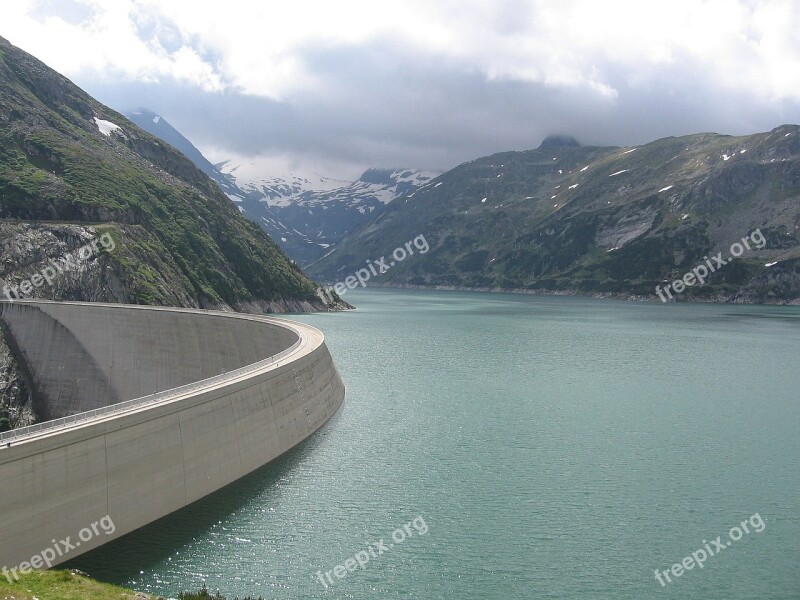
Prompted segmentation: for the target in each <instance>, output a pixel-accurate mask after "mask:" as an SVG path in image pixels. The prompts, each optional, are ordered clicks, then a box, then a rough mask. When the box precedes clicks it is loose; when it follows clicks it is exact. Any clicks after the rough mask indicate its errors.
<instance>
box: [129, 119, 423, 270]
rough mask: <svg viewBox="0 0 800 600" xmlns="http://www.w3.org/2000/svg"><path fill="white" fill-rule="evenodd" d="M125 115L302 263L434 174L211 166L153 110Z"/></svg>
mask: <svg viewBox="0 0 800 600" xmlns="http://www.w3.org/2000/svg"><path fill="white" fill-rule="evenodd" d="M126 116H127V117H128V118H129V119H130V120H131V121H133V122H134V123H136V124H137V125H138V126H139V127H141V128H142V129H144V130H145V131H147V132H149V133H151V134H153V135H155V136H156V137H159V138H161V139H162V140H163V141H165V142H167V143H168V144H170V145H172V146H173V147H175V148H177V149H178V150H180V151H181V152H182V153H183V154H184V155H185V156H186V157H187V158H188V159H189V160H191V161H192V162H193V163H194V164H195V166H197V167H198V168H199V169H200V170H201V171H203V172H204V173H205V174H206V175H208V176H209V177H210V178H211V179H213V180H214V181H215V182H216V183H217V185H219V187H220V188H221V189H222V191H223V192H225V194H226V195H227V196H228V198H230V199H231V201H232V202H234V203H235V204H236V206H237V207H238V208H239V210H240V211H241V212H242V213H243V214H244V215H245V216H246V217H248V218H249V219H251V220H252V221H255V222H256V223H258V224H259V225H260V226H261V228H262V229H264V231H266V232H267V233H268V234H269V235H270V236H271V237H272V238H273V239H274V240H275V241H276V242H277V243H278V245H280V246H281V248H282V249H283V250H284V252H286V254H288V255H289V257H290V258H292V259H294V260H295V261H296V262H298V263H299V264H301V265H307V264H309V263H311V262H313V261H315V260H317V259H318V258H320V257H321V256H323V255H324V254H326V253H327V252H329V251H330V250H329V249H330V248H331V247H332V246H334V245H335V244H336V243H338V242H339V240H341V239H342V238H343V237H344V236H346V235H347V234H349V233H350V232H352V231H353V230H355V229H356V228H357V227H359V226H360V225H361V224H363V223H365V222H366V221H368V220H370V219H372V218H374V217H376V216H377V215H378V213H379V212H380V211H382V210H383V208H384V207H385V206H386V204H387V203H389V202H391V201H392V200H393V199H394V198H396V197H397V196H399V195H402V194H409V193H413V192H414V190H416V189H418V188H419V187H421V186H423V185H425V184H426V183H428V182H429V181H430V180H431V179H432V178H433V177H435V174H433V173H427V172H424V171H415V170H411V169H368V170H367V171H365V172H364V174H363V175H361V177H359V178H358V180H357V181H353V182H350V181H342V180H339V179H333V178H330V177H325V176H323V175H319V174H317V173H312V172H309V173H293V174H290V175H287V176H284V177H273V176H270V177H265V176H264V173H263V169H264V166H263V164H260V163H259V162H257V161H249V162H240V163H234V162H231V161H228V162H222V163H219V164H216V165H214V164H211V162H209V161H208V160H207V159H206V157H205V156H203V154H202V153H201V152H200V151H199V150H198V149H197V148H196V147H195V146H194V145H193V144H192V143H191V142H190V141H189V140H188V139H186V137H184V136H183V135H182V134H181V133H180V132H179V131H178V130H176V129H175V128H174V127H173V126H172V125H170V124H169V122H168V121H167V120H166V119H164V118H163V117H162V116H161V115H158V114H156V113H154V112H153V111H150V110H147V109H139V110H137V111H134V112H130V113H128V114H127V115H126Z"/></svg>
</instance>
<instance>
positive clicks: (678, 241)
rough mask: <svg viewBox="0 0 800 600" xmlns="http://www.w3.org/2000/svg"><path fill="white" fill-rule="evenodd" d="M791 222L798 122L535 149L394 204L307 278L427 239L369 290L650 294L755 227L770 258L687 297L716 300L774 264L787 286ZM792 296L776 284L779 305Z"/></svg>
mask: <svg viewBox="0 0 800 600" xmlns="http://www.w3.org/2000/svg"><path fill="white" fill-rule="evenodd" d="M725 157H728V158H727V160H726V158H725ZM668 186H671V187H669V189H665V188H667V187H668ZM484 199H485V200H484ZM798 226H800V128H798V127H797V126H783V127H780V128H777V129H776V130H774V131H772V132H768V133H762V134H756V135H752V136H743V137H731V136H724V135H716V134H698V135H692V136H686V137H683V138H665V139H663V140H658V141H655V142H653V143H650V144H646V145H643V146H640V147H638V148H636V149H635V150H633V149H622V148H591V147H563V148H542V149H538V150H531V151H527V152H507V153H501V154H496V155H493V156H489V157H484V158H480V159H477V160H474V161H470V162H468V163H465V164H463V165H460V166H458V167H456V168H455V169H453V170H451V171H449V172H447V173H444V174H443V175H441V176H440V177H438V178H437V179H435V180H433V181H432V182H431V183H429V184H428V185H427V186H425V187H424V188H423V189H421V190H419V191H417V192H416V193H414V194H413V195H411V194H408V195H405V196H400V197H399V198H397V199H396V200H394V201H392V202H391V203H390V204H389V206H388V207H387V210H386V211H385V212H384V213H382V214H381V215H380V216H378V217H377V218H376V219H375V220H373V221H372V222H370V223H369V224H368V225H367V226H366V227H364V228H362V229H361V230H360V231H358V232H356V233H354V234H352V235H351V236H349V237H348V238H345V239H344V240H343V241H342V242H340V243H339V244H338V245H337V248H336V249H335V250H334V252H333V253H331V254H330V255H329V256H327V257H326V258H324V259H322V260H320V261H318V262H317V263H315V264H313V265H310V266H309V267H308V271H309V273H311V274H312V275H315V276H317V277H319V278H321V279H324V280H327V281H336V280H339V279H341V278H342V277H343V276H345V275H347V274H350V273H352V272H353V271H354V270H355V269H357V268H360V267H361V266H363V263H364V261H365V260H366V259H373V260H374V259H376V258H379V257H381V256H387V257H388V255H389V254H390V253H391V251H392V250H393V249H394V248H396V247H399V246H402V245H403V244H404V243H405V242H406V241H407V240H410V239H413V238H414V237H415V236H417V235H420V234H424V235H425V237H426V239H427V241H428V242H429V243H430V246H431V250H430V251H429V252H428V253H427V254H426V255H424V256H416V257H414V258H413V259H409V260H406V261H404V262H402V263H398V264H397V265H396V266H395V267H394V268H392V269H391V270H390V271H389V272H387V273H386V274H385V275H384V276H383V277H377V278H375V280H376V281H384V282H391V283H395V284H412V285H444V286H464V287H482V288H493V287H500V288H524V289H533V290H536V289H547V290H574V291H579V292H586V293H593V292H607V293H620V294H642V295H652V294H653V293H654V291H653V290H654V287H655V285H657V284H659V283H661V282H662V280H664V279H669V280H670V281H672V280H673V279H675V278H677V277H681V276H682V275H683V274H684V273H685V272H686V271H688V270H690V269H691V268H692V267H694V266H695V265H697V264H700V263H702V262H703V257H704V256H705V255H707V254H713V253H715V252H717V251H719V250H726V249H727V248H728V247H729V246H730V244H731V243H732V242H735V241H738V240H739V239H741V237H743V236H744V235H746V234H748V233H750V232H751V231H753V230H755V229H756V228H761V230H762V232H763V233H764V235H765V236H766V238H767V240H768V245H767V248H766V249H764V250H763V251H759V252H750V253H747V254H745V255H744V256H742V258H741V259H739V260H737V262H736V265H735V266H728V267H726V268H725V270H724V271H721V272H719V273H718V274H715V275H714V277H713V278H712V280H711V281H710V282H709V284H708V285H706V286H704V287H702V288H693V289H692V290H690V291H689V292H687V293H686V294H685V295H684V296H685V297H689V296H696V297H701V296H705V297H718V296H719V295H728V294H733V293H736V292H737V291H738V290H741V289H742V288H743V287H745V286H747V285H748V282H751V281H752V280H753V278H754V277H758V276H760V275H761V274H763V273H764V272H765V268H764V264H765V263H767V262H772V261H782V265H788V267H786V269H785V270H787V274H786V277H787V279H792V278H793V277H794V281H795V283H796V282H797V278H796V277H795V276H793V275H792V274H791V273H790V272H789V271H790V270H791V265H793V264H796V263H797V262H798V259H800V229H799V228H798ZM781 268H783V267H782V266H781V265H779V266H778V267H776V268H774V269H772V270H771V271H770V274H772V273H776V272H778V271H780V270H781ZM770 285H771V283H770V282H769V281H768V280H765V282H763V285H761V288H762V289H761V291H762V292H763V293H764V294H768V293H770V292H771V289H770ZM794 287H796V286H794ZM797 294H798V292H797V290H796V289H794V288H793V287H792V286H786V289H785V290H783V291H781V290H778V292H776V297H778V298H780V297H785V298H788V299H791V298H794V297H796V296H797Z"/></svg>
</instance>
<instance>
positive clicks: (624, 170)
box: [609, 169, 630, 177]
mask: <svg viewBox="0 0 800 600" xmlns="http://www.w3.org/2000/svg"><path fill="white" fill-rule="evenodd" d="M628 171H630V169H622V171H617V172H616V173H612V174H611V175H609V177H614V176H615V175H622V174H623V173H627V172H628Z"/></svg>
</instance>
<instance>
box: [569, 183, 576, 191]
mask: <svg viewBox="0 0 800 600" xmlns="http://www.w3.org/2000/svg"><path fill="white" fill-rule="evenodd" d="M576 187H578V184H577V183H575V184H573V185H571V186H569V189H571V190H574V189H575V188H576Z"/></svg>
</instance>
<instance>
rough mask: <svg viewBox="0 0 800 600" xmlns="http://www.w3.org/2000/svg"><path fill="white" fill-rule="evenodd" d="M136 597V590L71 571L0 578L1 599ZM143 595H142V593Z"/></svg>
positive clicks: (111, 599)
mask: <svg viewBox="0 0 800 600" xmlns="http://www.w3.org/2000/svg"><path fill="white" fill-rule="evenodd" d="M12 598H13V599H14V600H34V599H35V598H38V599H39V600H134V599H136V598H137V596H136V592H133V591H131V590H126V589H124V588H120V587H117V586H114V585H110V584H107V583H99V582H97V581H94V580H92V579H89V578H87V577H83V576H81V575H73V574H72V573H70V572H69V571H34V572H33V573H30V574H28V575H23V576H22V577H21V578H20V580H19V581H18V582H16V583H14V584H10V583H8V580H7V579H6V578H5V577H2V578H0V600H11V599H12ZM139 598H142V596H141V595H140V596H139Z"/></svg>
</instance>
